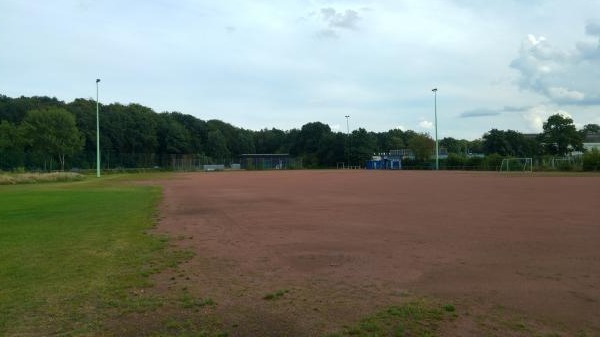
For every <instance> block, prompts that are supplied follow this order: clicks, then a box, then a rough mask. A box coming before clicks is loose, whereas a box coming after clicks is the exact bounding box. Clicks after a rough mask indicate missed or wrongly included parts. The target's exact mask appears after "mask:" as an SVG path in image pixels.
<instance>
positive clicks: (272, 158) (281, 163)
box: [240, 153, 302, 170]
mask: <svg viewBox="0 0 600 337" xmlns="http://www.w3.org/2000/svg"><path fill="white" fill-rule="evenodd" d="M296 166H297V165H296V163H295V161H294V160H292V159H291V158H290V155H289V153H250V154H242V155H240V168H241V169H244V170H282V169H290V168H296ZM301 167H302V164H300V168H301Z"/></svg>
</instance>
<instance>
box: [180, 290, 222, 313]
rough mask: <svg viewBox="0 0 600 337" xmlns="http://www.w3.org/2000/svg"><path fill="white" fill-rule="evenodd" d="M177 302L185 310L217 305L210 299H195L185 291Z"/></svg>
mask: <svg viewBox="0 0 600 337" xmlns="http://www.w3.org/2000/svg"><path fill="white" fill-rule="evenodd" d="M179 302H180V303H181V306H182V307H183V308H185V309H192V308H203V307H206V306H213V305H217V303H216V302H215V301H214V300H213V299H212V298H210V297H207V298H195V297H193V296H192V295H190V293H188V292H187V291H186V292H184V294H183V295H182V296H181V298H180V299H179Z"/></svg>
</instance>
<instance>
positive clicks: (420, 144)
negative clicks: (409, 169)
mask: <svg viewBox="0 0 600 337" xmlns="http://www.w3.org/2000/svg"><path fill="white" fill-rule="evenodd" d="M408 148H409V149H411V150H412V152H413V154H414V155H415V160H416V161H420V162H426V161H429V160H430V159H431V155H432V154H433V153H434V152H435V150H434V148H435V142H434V141H433V139H431V136H429V135H428V134H426V133H416V132H411V135H410V138H409V140H408Z"/></svg>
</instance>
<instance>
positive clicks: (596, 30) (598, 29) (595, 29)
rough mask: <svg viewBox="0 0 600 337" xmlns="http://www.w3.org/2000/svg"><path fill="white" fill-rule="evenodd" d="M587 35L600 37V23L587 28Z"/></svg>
mask: <svg viewBox="0 0 600 337" xmlns="http://www.w3.org/2000/svg"><path fill="white" fill-rule="evenodd" d="M585 33H586V34H588V35H598V36H600V23H597V22H591V23H588V24H587V26H585Z"/></svg>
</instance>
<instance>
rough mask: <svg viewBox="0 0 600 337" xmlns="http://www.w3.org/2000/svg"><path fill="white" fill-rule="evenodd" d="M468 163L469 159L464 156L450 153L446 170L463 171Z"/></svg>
mask: <svg viewBox="0 0 600 337" xmlns="http://www.w3.org/2000/svg"><path fill="white" fill-rule="evenodd" d="M466 162H467V158H466V157H465V156H464V155H460V154H456V153H450V154H448V158H447V159H446V168H447V169H448V170H462V169H464V166H465V163H466Z"/></svg>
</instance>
